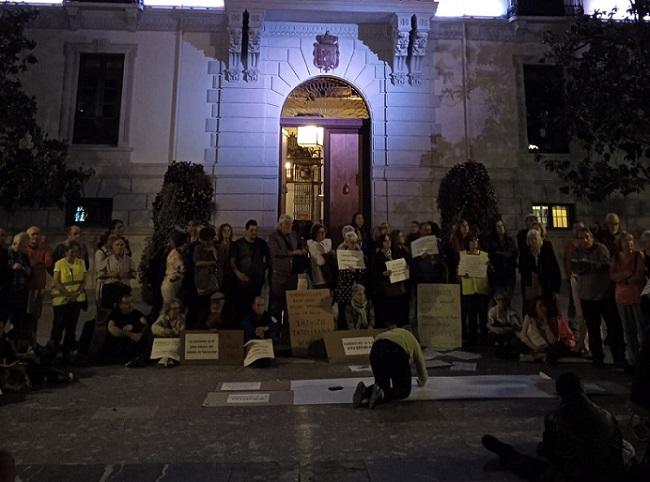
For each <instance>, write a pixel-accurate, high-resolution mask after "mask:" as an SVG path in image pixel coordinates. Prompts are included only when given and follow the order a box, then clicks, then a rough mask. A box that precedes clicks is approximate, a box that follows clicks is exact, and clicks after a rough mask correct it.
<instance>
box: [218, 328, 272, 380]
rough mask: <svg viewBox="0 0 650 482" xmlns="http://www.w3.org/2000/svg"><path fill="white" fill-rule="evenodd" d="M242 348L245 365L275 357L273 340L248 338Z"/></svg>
mask: <svg viewBox="0 0 650 482" xmlns="http://www.w3.org/2000/svg"><path fill="white" fill-rule="evenodd" d="M244 348H245V350H246V358H244V366H245V367H247V366H249V365H251V364H253V363H255V362H256V361H257V360H262V359H264V358H275V353H274V352H273V340H250V341H249V342H248V343H246V344H245V345H244ZM222 390H223V388H222ZM258 390H259V388H258Z"/></svg>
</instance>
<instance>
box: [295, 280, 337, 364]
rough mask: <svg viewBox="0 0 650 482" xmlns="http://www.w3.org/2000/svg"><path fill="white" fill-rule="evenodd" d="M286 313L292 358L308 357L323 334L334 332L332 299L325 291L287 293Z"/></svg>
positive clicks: (327, 291)
mask: <svg viewBox="0 0 650 482" xmlns="http://www.w3.org/2000/svg"><path fill="white" fill-rule="evenodd" d="M287 312H288V313H289V336H290V340H291V353H292V354H293V355H294V356H305V355H308V354H309V353H310V349H311V350H312V351H314V349H315V347H314V344H315V343H316V342H318V341H320V340H322V338H323V335H324V334H325V333H329V332H331V331H334V316H333V314H332V298H331V296H330V291H329V290H327V289H324V290H299V291H298V290H296V291H287Z"/></svg>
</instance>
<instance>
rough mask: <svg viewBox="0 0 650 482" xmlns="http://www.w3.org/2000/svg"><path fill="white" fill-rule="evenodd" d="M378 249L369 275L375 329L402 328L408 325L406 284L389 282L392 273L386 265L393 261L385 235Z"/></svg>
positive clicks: (389, 243) (388, 238)
mask: <svg viewBox="0 0 650 482" xmlns="http://www.w3.org/2000/svg"><path fill="white" fill-rule="evenodd" d="M378 242H379V248H378V249H377V252H376V253H375V256H374V257H373V260H372V265H371V269H370V273H371V276H372V280H373V288H374V301H375V307H376V308H377V311H376V314H377V327H378V328H384V327H388V326H391V325H397V326H404V325H406V324H407V323H408V316H409V298H408V290H407V288H406V283H405V282H404V281H398V282H396V283H391V282H390V276H391V274H392V271H391V270H390V269H388V267H387V263H390V261H393V252H392V249H391V241H390V237H389V236H388V235H387V234H384V235H382V236H381V237H380V238H379V239H378Z"/></svg>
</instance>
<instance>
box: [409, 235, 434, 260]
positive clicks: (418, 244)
mask: <svg viewBox="0 0 650 482" xmlns="http://www.w3.org/2000/svg"><path fill="white" fill-rule="evenodd" d="M425 254H430V255H434V254H438V238H436V237H435V236H433V235H432V236H422V237H420V238H418V239H416V240H415V241H411V255H412V256H413V257H414V258H417V257H418V256H424V255H425Z"/></svg>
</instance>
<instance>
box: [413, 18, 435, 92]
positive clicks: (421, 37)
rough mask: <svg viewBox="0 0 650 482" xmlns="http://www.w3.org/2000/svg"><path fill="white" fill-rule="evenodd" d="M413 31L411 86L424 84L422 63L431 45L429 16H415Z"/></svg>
mask: <svg viewBox="0 0 650 482" xmlns="http://www.w3.org/2000/svg"><path fill="white" fill-rule="evenodd" d="M412 26H413V30H412V31H411V58H410V66H409V67H410V69H409V70H410V71H409V74H408V77H409V82H410V83H411V85H419V84H420V83H422V79H423V75H422V61H423V59H424V57H425V56H426V55H427V45H428V43H429V30H430V29H431V23H430V19H429V16H428V15H424V16H422V15H414V16H413V23H412Z"/></svg>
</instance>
